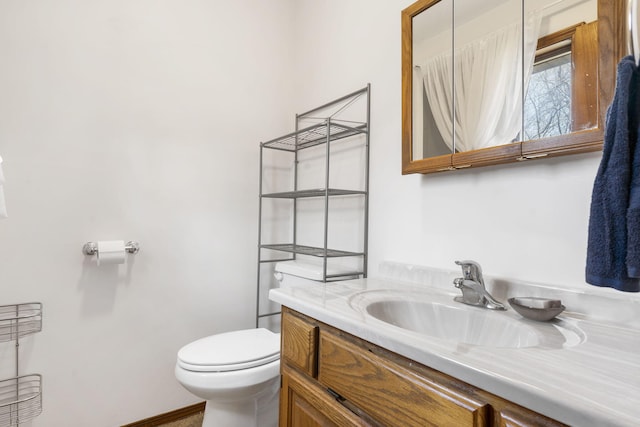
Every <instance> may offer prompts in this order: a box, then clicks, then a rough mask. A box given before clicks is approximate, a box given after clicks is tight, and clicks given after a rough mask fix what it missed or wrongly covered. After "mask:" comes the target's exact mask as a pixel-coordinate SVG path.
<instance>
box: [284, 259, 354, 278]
mask: <svg viewBox="0 0 640 427" xmlns="http://www.w3.org/2000/svg"><path fill="white" fill-rule="evenodd" d="M274 270H275V271H277V272H280V273H284V274H289V275H291V276H298V277H302V278H304V279H310V280H322V262H318V263H314V262H310V261H300V260H291V261H282V262H279V263H277V264H276V266H275V268H274ZM327 274H328V275H330V276H340V275H343V274H344V275H348V274H353V270H352V269H348V268H346V267H343V266H340V265H327Z"/></svg>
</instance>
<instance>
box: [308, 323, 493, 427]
mask: <svg viewBox="0 0 640 427" xmlns="http://www.w3.org/2000/svg"><path fill="white" fill-rule="evenodd" d="M319 348H320V355H319V367H318V381H319V382H320V383H322V384H323V385H324V386H327V387H330V388H331V389H333V390H335V391H336V392H337V393H339V394H340V395H341V396H343V397H344V398H345V399H347V400H348V401H350V402H352V403H353V404H354V405H355V406H357V407H359V408H360V409H362V410H363V411H365V412H366V413H367V414H369V415H370V416H371V417H372V418H374V419H376V420H378V421H379V422H381V423H382V424H383V425H385V426H398V427H408V426H434V427H435V426H437V427H448V426H450V427H467V426H468V427H484V426H487V425H489V419H488V417H489V413H490V409H489V405H488V404H487V403H486V402H479V401H477V400H475V399H473V398H471V397H468V396H467V395H465V394H463V393H460V392H458V391H457V390H456V389H455V388H456V385H455V384H454V383H453V382H452V383H451V384H442V383H438V382H435V381H432V380H430V379H429V378H426V377H424V376H422V375H420V374H418V373H416V372H414V371H411V370H409V369H407V368H405V367H404V366H401V365H399V364H397V363H395V362H394V361H392V360H390V359H387V358H386V357H381V356H378V355H376V354H374V353H372V352H370V351H366V349H364V348H362V347H360V346H356V345H355V344H353V343H351V342H348V341H347V340H345V339H343V338H341V337H338V336H335V335H333V334H331V333H328V332H326V331H324V330H322V331H321V332H320V342H319Z"/></svg>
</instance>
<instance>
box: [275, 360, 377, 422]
mask: <svg viewBox="0 0 640 427" xmlns="http://www.w3.org/2000/svg"><path fill="white" fill-rule="evenodd" d="M356 426H360V427H370V426H369V424H367V423H366V422H364V421H363V420H362V419H360V418H359V417H358V416H356V415H355V414H354V413H352V412H350V411H349V410H347V409H346V408H345V407H344V406H342V405H340V404H339V403H338V402H336V401H335V400H334V399H333V398H332V397H331V395H330V394H329V393H328V392H327V391H326V390H325V389H323V388H322V387H320V386H319V385H318V384H317V382H316V381H314V380H310V379H308V378H306V377H304V376H303V375H301V374H299V373H298V372H296V371H294V370H292V369H289V368H287V367H284V368H283V372H282V389H281V391H280V427H356Z"/></svg>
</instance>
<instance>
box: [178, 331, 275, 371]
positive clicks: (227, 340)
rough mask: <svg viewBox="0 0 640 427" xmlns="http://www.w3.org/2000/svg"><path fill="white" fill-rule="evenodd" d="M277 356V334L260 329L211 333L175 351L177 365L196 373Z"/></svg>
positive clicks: (249, 365) (242, 366) (253, 363)
mask: <svg viewBox="0 0 640 427" xmlns="http://www.w3.org/2000/svg"><path fill="white" fill-rule="evenodd" d="M279 358H280V334H275V333H273V332H271V331H270V330H268V329H264V328H259V329H245V330H241V331H233V332H226V333H223V334H217V335H211V336H208V337H205V338H201V339H199V340H197V341H194V342H192V343H190V344H187V345H185V346H184V347H182V348H181V349H180V351H178V365H179V366H181V367H182V368H184V369H187V370H189V371H200V372H224V371H236V370H240V369H249V368H253V367H256V366H261V365H265V364H267V363H270V362H273V361H275V360H278V359H279Z"/></svg>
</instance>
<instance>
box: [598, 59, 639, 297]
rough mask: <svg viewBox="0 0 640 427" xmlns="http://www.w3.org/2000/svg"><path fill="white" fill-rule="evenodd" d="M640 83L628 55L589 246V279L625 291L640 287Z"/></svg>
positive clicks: (608, 125) (608, 129)
mask: <svg viewBox="0 0 640 427" xmlns="http://www.w3.org/2000/svg"><path fill="white" fill-rule="evenodd" d="M639 85H640V72H639V71H638V67H637V65H636V63H635V59H634V57H633V56H627V57H625V58H623V59H622V60H621V61H620V63H619V64H618V75H617V79H616V91H615V95H614V98H613V102H612V103H611V105H610V106H609V109H608V111H607V117H606V120H605V135H604V148H603V154H602V161H601V163H600V167H599V168H598V173H597V174H596V179H595V182H594V185H593V195H592V199H591V215H590V217H589V239H588V246H587V267H586V280H587V283H590V284H592V285H596V286H605V287H611V288H615V289H618V290H620V291H626V292H640V144H638V125H639V123H640V118H639V115H640V93H639ZM636 145H638V147H636Z"/></svg>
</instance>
